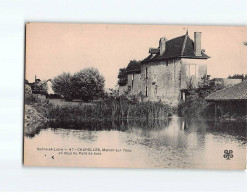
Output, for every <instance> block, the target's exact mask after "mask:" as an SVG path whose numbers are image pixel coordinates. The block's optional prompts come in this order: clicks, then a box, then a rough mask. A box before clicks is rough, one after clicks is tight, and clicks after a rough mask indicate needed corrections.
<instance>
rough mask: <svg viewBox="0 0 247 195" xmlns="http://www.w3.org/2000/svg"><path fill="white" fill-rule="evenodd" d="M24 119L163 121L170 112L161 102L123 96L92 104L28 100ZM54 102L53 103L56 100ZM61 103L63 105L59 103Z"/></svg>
mask: <svg viewBox="0 0 247 195" xmlns="http://www.w3.org/2000/svg"><path fill="white" fill-rule="evenodd" d="M27 100H28V101H25V103H26V104H27V107H26V108H25V109H26V113H27V115H26V116H25V120H26V121H27V122H28V121H34V122H35V121H42V120H55V121H65V122H66V121H70V122H71V121H73V122H77V121H90V120H94V121H97V120H119V119H121V120H122V119H144V120H146V119H164V118H168V117H171V116H172V114H173V112H174V110H173V109H172V108H171V107H170V106H169V105H167V104H164V103H162V102H138V101H133V100H129V99H127V98H125V97H107V98H104V99H102V100H100V101H98V102H94V103H85V104H84V103H83V102H80V103H74V104H69V103H67V102H64V101H61V100H60V101H59V104H58V103H54V101H55V100H50V99H38V98H36V97H32V96H30V97H28V98H27ZM56 102H57V101H56ZM63 102H64V103H63Z"/></svg>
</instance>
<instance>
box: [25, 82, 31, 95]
mask: <svg viewBox="0 0 247 195" xmlns="http://www.w3.org/2000/svg"><path fill="white" fill-rule="evenodd" d="M25 94H26V95H27V94H32V89H31V87H30V86H29V85H28V84H25Z"/></svg>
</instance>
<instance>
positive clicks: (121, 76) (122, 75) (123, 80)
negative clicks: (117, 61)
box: [118, 68, 128, 86]
mask: <svg viewBox="0 0 247 195" xmlns="http://www.w3.org/2000/svg"><path fill="white" fill-rule="evenodd" d="M127 82H128V76H127V71H126V68H120V69H119V72H118V85H119V86H125V85H126V84H127Z"/></svg>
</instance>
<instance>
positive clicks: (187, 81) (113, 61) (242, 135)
mask: <svg viewBox="0 0 247 195" xmlns="http://www.w3.org/2000/svg"><path fill="white" fill-rule="evenodd" d="M24 82H25V84H24V85H25V87H24V90H25V102H24V104H25V105H24V154H23V155H24V165H25V166H62V167H69V166H70V167H115V168H116V167H119V168H189V169H245V168H246V129H247V127H246V124H247V27H245V26H190V25H182V26H176V25H125V24H121V25H118V24H69V23H67V24H66V23H27V24H26V52H25V81H24Z"/></svg>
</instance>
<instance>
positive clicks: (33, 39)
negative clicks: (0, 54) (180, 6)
mask: <svg viewBox="0 0 247 195" xmlns="http://www.w3.org/2000/svg"><path fill="white" fill-rule="evenodd" d="M186 28H188V33H189V36H190V38H192V39H194V32H202V49H205V51H206V54H207V55H209V56H210V57H211V58H210V59H208V60H207V70H208V74H209V75H211V78H213V77H223V78H224V77H227V76H228V75H232V74H247V46H244V44H243V43H244V42H245V41H247V27H243V26H242V27H241V26H186V25H181V26H177V25H176V26H175V25H174V26H173V25H125V24H121V25H119V24H68V23H67V24H66V23H28V24H27V25H26V79H27V80H28V81H29V82H33V81H34V78H35V75H36V76H37V78H39V79H41V80H47V79H52V78H54V77H55V76H58V75H59V74H61V73H63V72H70V73H71V74H73V73H75V72H78V71H80V70H81V69H83V68H86V67H94V68H97V69H98V70H99V72H100V73H101V74H102V75H103V76H104V77H105V80H106V82H105V87H106V88H114V87H115V86H116V84H117V75H118V71H119V68H123V67H126V66H127V65H128V63H129V61H130V60H133V59H135V60H143V59H144V58H145V57H147V56H148V55H149V53H148V50H149V48H150V47H156V48H157V47H158V45H159V39H160V38H161V37H164V36H165V37H166V38H167V39H172V38H175V37H178V36H181V35H184V34H185V33H186V30H185V29H186Z"/></svg>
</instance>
